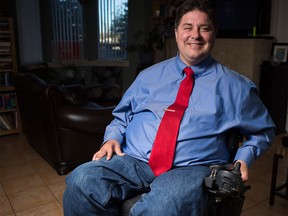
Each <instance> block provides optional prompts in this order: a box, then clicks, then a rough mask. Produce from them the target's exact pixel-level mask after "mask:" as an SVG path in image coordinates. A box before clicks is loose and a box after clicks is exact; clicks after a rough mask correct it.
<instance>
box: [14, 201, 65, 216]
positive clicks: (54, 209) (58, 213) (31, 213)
mask: <svg viewBox="0 0 288 216" xmlns="http://www.w3.org/2000/svg"><path fill="white" fill-rule="evenodd" d="M16 216H63V210H62V207H61V206H60V205H59V203H57V202H52V203H48V204H46V205H42V206H38V207H35V208H31V209H26V210H24V211H20V212H16Z"/></svg>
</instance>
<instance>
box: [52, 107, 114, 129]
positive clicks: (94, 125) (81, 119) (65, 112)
mask: <svg viewBox="0 0 288 216" xmlns="http://www.w3.org/2000/svg"><path fill="white" fill-rule="evenodd" d="M113 109H114V107H99V108H89V107H77V106H62V107H60V108H59V110H58V112H57V114H56V119H57V125H58V127H61V128H66V129H69V130H75V131H79V132H85V133H99V132H101V133H103V132H104V131H105V128H106V126H107V125H108V124H109V123H110V122H111V121H112V119H113V116H112V111H113Z"/></svg>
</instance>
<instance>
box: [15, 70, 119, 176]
mask: <svg viewBox="0 0 288 216" xmlns="http://www.w3.org/2000/svg"><path fill="white" fill-rule="evenodd" d="M12 81H13V83H14V85H15V88H16V93H17V98H18V106H19V110H20V114H21V121H22V128H23V132H24V134H25V135H26V136H27V139H28V141H29V143H30V145H31V146H32V147H33V148H34V149H35V150H36V151H37V152H39V153H40V154H41V155H42V157H43V158H44V159H46V161H48V162H49V163H50V164H51V166H52V167H53V168H54V169H55V170H56V171H57V172H58V174H59V175H64V174H67V173H68V172H69V171H71V170H72V169H74V168H75V167H76V166H78V165H80V164H82V163H84V162H86V161H89V160H91V158H92V156H93V154H94V153H95V152H96V151H97V150H98V149H99V148H100V145H101V143H102V139H103V134H104V130H105V127H106V126H107V125H108V124H109V123H110V121H111V120H112V114H111V113H112V110H113V108H114V106H101V105H99V104H97V103H95V102H91V101H90V100H89V98H88V96H87V92H86V89H85V88H84V87H82V86H81V85H70V86H65V87H61V86H59V85H55V84H51V83H48V82H46V81H44V80H43V79H41V78H40V77H39V76H37V75H35V74H32V73H28V72H25V73H17V74H15V75H13V77H12ZM105 87H106V88H107V86H105Z"/></svg>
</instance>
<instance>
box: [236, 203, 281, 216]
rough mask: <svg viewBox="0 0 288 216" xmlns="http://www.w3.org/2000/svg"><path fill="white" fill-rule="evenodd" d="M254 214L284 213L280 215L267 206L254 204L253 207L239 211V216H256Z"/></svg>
mask: <svg viewBox="0 0 288 216" xmlns="http://www.w3.org/2000/svg"><path fill="white" fill-rule="evenodd" d="M256 215H257V216H258V215H261V216H284V215H282V214H280V213H278V212H276V211H273V209H271V208H267V207H265V206H263V205H257V206H254V207H253V208H249V209H246V210H244V211H243V212H242V213H241V216H256Z"/></svg>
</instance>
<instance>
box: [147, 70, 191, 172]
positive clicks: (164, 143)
mask: <svg viewBox="0 0 288 216" xmlns="http://www.w3.org/2000/svg"><path fill="white" fill-rule="evenodd" d="M184 72H185V73H186V78H185V79H184V80H183V81H182V82H181V85H180V88H179V90H178V93H177V97H176V100H175V102H174V103H173V104H172V105H170V106H169V107H168V108H167V109H166V110H165V113H164V116H163V118H162V121H161V123H160V126H159V129H158V132H157V134H156V138H155V141H154V144H153V148H152V151H151V155H150V159H149V165H150V167H151V169H152V170H153V172H154V174H155V175H156V176H158V175H160V174H162V173H164V172H166V171H167V170H169V169H170V168H171V167H172V164H173V160H174V151H175V148H176V140H177V136H178V131H179V126H180V122H181V119H182V117H183V115H184V112H185V110H186V108H187V107H188V102H189V97H190V95H191V92H192V89H193V85H194V79H193V75H194V72H193V71H192V69H191V68H189V67H186V68H185V69H184Z"/></svg>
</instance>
